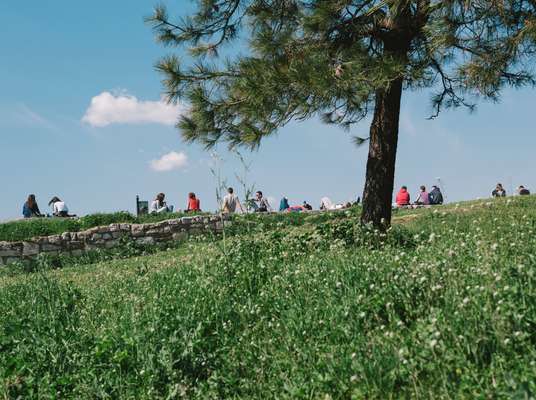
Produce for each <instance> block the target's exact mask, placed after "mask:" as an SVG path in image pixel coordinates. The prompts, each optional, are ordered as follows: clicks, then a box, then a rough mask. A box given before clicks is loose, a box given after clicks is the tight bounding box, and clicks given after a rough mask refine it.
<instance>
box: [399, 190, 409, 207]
mask: <svg viewBox="0 0 536 400" xmlns="http://www.w3.org/2000/svg"><path fill="white" fill-rule="evenodd" d="M396 206H397V207H405V206H409V192H408V188H407V187H406V186H402V188H401V189H400V191H399V192H398V194H397V195H396Z"/></svg>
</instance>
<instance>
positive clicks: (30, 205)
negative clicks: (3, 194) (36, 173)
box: [22, 194, 43, 218]
mask: <svg viewBox="0 0 536 400" xmlns="http://www.w3.org/2000/svg"><path fill="white" fill-rule="evenodd" d="M22 215H23V217H24V218H32V217H42V216H43V215H42V214H41V211H39V206H38V205H37V201H36V200H35V194H31V195H29V196H28V199H27V200H26V202H25V203H24V205H23V206H22Z"/></svg>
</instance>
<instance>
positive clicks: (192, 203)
mask: <svg viewBox="0 0 536 400" xmlns="http://www.w3.org/2000/svg"><path fill="white" fill-rule="evenodd" d="M186 211H187V212H193V211H201V202H200V201H199V199H198V198H196V197H195V193H188V208H187V209H186Z"/></svg>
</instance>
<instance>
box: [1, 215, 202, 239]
mask: <svg viewBox="0 0 536 400" xmlns="http://www.w3.org/2000/svg"><path fill="white" fill-rule="evenodd" d="M186 215H189V216H191V215H198V214H193V213H191V214H185V213H163V214H149V215H142V216H139V217H136V216H134V215H132V214H130V213H128V212H125V211H121V212H116V213H110V214H104V213H102V214H91V215H86V216H84V217H80V218H31V219H27V220H18V221H13V222H6V223H3V224H0V241H19V240H28V239H31V238H33V237H37V236H48V235H57V234H61V233H63V232H78V231H82V230H85V229H89V228H93V227H95V226H102V225H109V224H115V223H134V224H143V223H150V222H159V221H163V220H166V219H172V218H180V217H183V216H186Z"/></svg>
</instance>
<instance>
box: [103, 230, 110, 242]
mask: <svg viewBox="0 0 536 400" xmlns="http://www.w3.org/2000/svg"><path fill="white" fill-rule="evenodd" d="M102 238H103V239H104V240H110V239H111V238H112V234H111V233H109V232H107V233H103V234H102Z"/></svg>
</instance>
